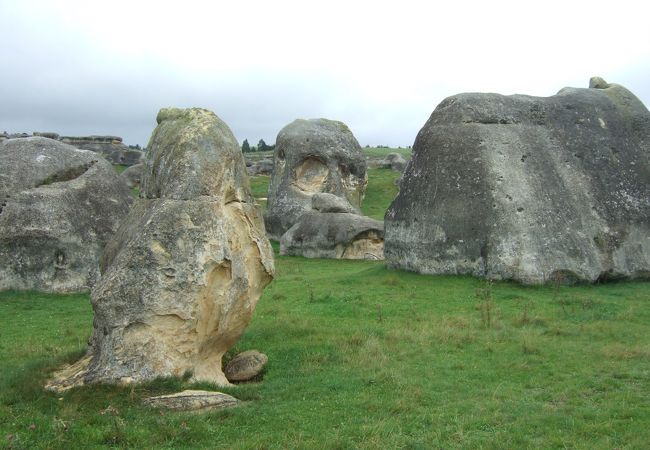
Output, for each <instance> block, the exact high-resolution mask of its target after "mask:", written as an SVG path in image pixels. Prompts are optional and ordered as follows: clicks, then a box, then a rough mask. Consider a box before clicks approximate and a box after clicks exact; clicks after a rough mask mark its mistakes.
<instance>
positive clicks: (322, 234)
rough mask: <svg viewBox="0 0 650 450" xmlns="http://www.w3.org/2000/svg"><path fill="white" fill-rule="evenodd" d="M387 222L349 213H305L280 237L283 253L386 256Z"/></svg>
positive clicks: (323, 255)
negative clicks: (385, 223) (385, 225)
mask: <svg viewBox="0 0 650 450" xmlns="http://www.w3.org/2000/svg"><path fill="white" fill-rule="evenodd" d="M383 250H384V224H383V223H382V222H381V221H379V220H375V219H371V218H370V217H365V216H360V215H357V214H350V213H321V212H318V211H310V212H307V213H305V214H303V215H302V216H301V217H300V219H298V222H297V223H296V224H295V225H294V226H292V227H291V228H290V229H289V230H288V231H287V232H286V233H285V234H284V235H282V238H281V239H280V254H281V255H294V256H304V257H306V258H332V259H384V251H383Z"/></svg>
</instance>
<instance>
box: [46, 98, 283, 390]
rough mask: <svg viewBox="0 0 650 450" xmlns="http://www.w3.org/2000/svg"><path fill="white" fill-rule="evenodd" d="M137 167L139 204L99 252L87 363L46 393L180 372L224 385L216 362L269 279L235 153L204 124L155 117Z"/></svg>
mask: <svg viewBox="0 0 650 450" xmlns="http://www.w3.org/2000/svg"><path fill="white" fill-rule="evenodd" d="M145 167H146V169H145V174H144V177H143V181H142V192H141V198H140V199H138V200H137V201H136V204H135V206H134V207H133V209H132V210H131V212H130V214H129V216H128V218H127V219H126V220H125V221H124V223H123V224H122V226H121V227H120V229H119V230H118V232H117V234H116V235H115V237H114V239H112V240H111V242H110V243H109V244H108V245H107V247H106V251H105V252H104V255H103V259H102V270H103V275H102V278H101V281H100V283H99V284H98V285H97V286H96V287H95V289H94V290H93V292H92V304H93V309H94V312H95V320H94V331H93V336H92V341H91V347H90V350H89V352H90V355H91V357H90V358H89V359H88V361H87V362H85V363H84V362H83V360H82V361H81V362H80V363H79V365H80V366H81V367H77V368H72V369H67V372H66V371H63V372H62V375H63V376H61V377H59V380H57V379H56V378H57V377H55V380H54V382H52V383H51V384H50V387H51V388H53V389H59V390H60V389H65V388H66V387H69V386H70V385H71V384H72V385H74V384H75V383H77V381H75V380H79V379H81V380H82V381H83V382H84V383H94V382H109V383H119V382H139V381H144V380H151V379H153V378H155V377H158V376H182V375H183V374H184V373H186V372H191V373H192V374H193V379H195V380H203V381H210V382H214V383H217V384H220V385H227V384H228V381H227V380H226V378H225V376H224V374H223V372H222V368H221V358H222V355H223V354H224V353H225V352H226V351H227V350H228V349H229V348H230V347H231V346H232V345H233V344H234V343H235V342H236V341H237V339H239V337H240V335H241V334H242V333H243V331H244V329H245V327H246V326H247V325H248V323H249V321H250V319H251V316H252V314H253V311H254V309H255V305H256V304H257V301H258V299H259V297H260V295H261V294H262V291H263V289H264V287H265V286H266V285H267V284H268V283H269V282H270V281H271V279H272V276H273V273H274V268H273V252H272V249H271V246H270V244H269V241H268V240H267V238H266V235H265V232H264V224H263V221H262V216H261V214H260V211H259V209H258V208H257V207H256V206H255V202H254V200H253V198H252V196H251V194H250V188H249V185H248V177H247V175H246V167H245V165H244V160H243V157H242V154H241V151H240V150H239V145H238V144H237V141H236V140H235V137H234V136H233V134H232V132H231V131H230V129H229V128H228V127H227V126H226V124H224V123H223V122H222V121H221V120H220V119H219V118H218V117H217V116H216V115H214V114H213V113H211V112H210V111H206V110H202V109H188V110H179V109H163V110H161V111H160V113H159V114H158V126H157V127H156V129H155V130H154V132H153V134H152V137H151V140H150V142H149V152H148V153H147V160H146V163H145ZM84 366H86V367H84ZM75 372H81V373H82V376H76V377H75V376H74V375H73V376H72V377H71V378H69V379H68V380H69V381H70V382H68V383H66V381H65V374H66V373H67V374H74V373H75ZM61 378H63V380H61Z"/></svg>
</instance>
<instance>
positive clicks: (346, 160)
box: [265, 119, 367, 239]
mask: <svg viewBox="0 0 650 450" xmlns="http://www.w3.org/2000/svg"><path fill="white" fill-rule="evenodd" d="M366 185H367V175H366V161H365V158H364V157H363V154H362V153H361V147H360V146H359V143H358V142H357V140H356V139H355V137H354V136H353V135H352V132H351V131H350V129H349V128H348V127H347V126H346V125H345V124H344V123H342V122H337V121H333V120H327V119H311V120H303V119H298V120H295V121H294V122H292V123H290V124H289V125H287V126H286V127H284V128H283V129H282V130H281V131H280V133H279V134H278V137H277V140H276V146H275V151H274V155H273V175H272V177H271V183H270V185H269V196H268V204H267V212H266V215H265V221H266V229H267V232H268V233H269V235H270V236H272V237H274V238H276V239H279V238H280V236H282V234H284V233H285V232H286V231H287V230H288V229H289V228H291V226H293V224H295V223H296V222H297V221H298V219H299V218H300V216H302V215H303V214H304V213H305V212H308V211H310V210H311V209H312V201H311V198H312V196H313V195H314V194H317V193H320V192H325V193H330V194H334V195H336V196H338V197H340V198H342V199H344V200H346V201H347V202H348V203H349V204H350V205H351V207H352V208H355V209H357V210H358V209H359V208H360V206H361V201H362V200H363V196H364V194H365V190H366Z"/></svg>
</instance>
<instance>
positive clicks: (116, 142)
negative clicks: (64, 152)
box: [60, 136, 144, 166]
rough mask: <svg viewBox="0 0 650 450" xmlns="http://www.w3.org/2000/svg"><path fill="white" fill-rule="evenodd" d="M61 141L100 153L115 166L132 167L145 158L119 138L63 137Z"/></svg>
mask: <svg viewBox="0 0 650 450" xmlns="http://www.w3.org/2000/svg"><path fill="white" fill-rule="evenodd" d="M60 139H61V141H62V142H64V143H66V144H70V145H72V146H73V147H77V148H80V149H84V150H90V151H93V152H95V153H99V154H100V155H102V156H103V157H104V158H106V159H107V160H109V161H110V162H111V163H113V164H123V165H125V166H132V165H134V164H139V163H141V162H142V160H143V158H144V152H142V151H140V150H137V149H133V148H130V147H128V146H126V145H124V143H123V142H122V138H121V137H119V136H62V137H61V138H60Z"/></svg>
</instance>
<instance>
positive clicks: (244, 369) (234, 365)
mask: <svg viewBox="0 0 650 450" xmlns="http://www.w3.org/2000/svg"><path fill="white" fill-rule="evenodd" d="M268 361H269V358H268V356H266V355H265V354H264V353H260V352H258V351H257V350H248V351H246V352H243V353H240V354H239V355H237V356H235V357H234V358H233V359H232V360H231V361H230V362H229V363H228V364H227V365H226V368H225V369H224V373H225V374H226V378H228V381H248V380H251V379H253V378H255V377H256V376H257V375H259V374H260V372H262V369H263V368H264V366H265V365H266V363H267V362H268Z"/></svg>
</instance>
